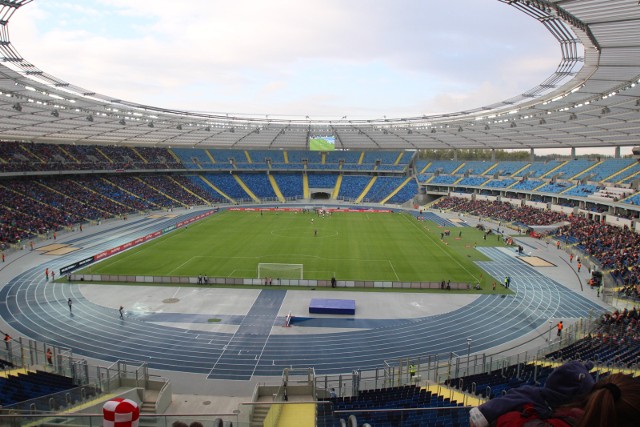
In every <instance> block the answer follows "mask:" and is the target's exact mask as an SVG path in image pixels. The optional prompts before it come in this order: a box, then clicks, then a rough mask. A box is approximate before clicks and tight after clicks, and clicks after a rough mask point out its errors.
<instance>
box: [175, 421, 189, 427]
mask: <svg viewBox="0 0 640 427" xmlns="http://www.w3.org/2000/svg"><path fill="white" fill-rule="evenodd" d="M171 427H189V425H188V424H187V423H183V422H182V421H174V422H173V424H171Z"/></svg>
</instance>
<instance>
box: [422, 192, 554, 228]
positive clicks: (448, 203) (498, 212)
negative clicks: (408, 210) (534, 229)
mask: <svg viewBox="0 0 640 427" xmlns="http://www.w3.org/2000/svg"><path fill="white" fill-rule="evenodd" d="M434 208H436V209H442V210H453V211H454V212H464V213H467V214H471V215H475V216H479V217H487V218H493V219H496V220H499V221H505V222H514V223H521V224H525V225H528V226H534V225H552V224H558V223H561V222H563V221H567V215H565V214H564V213H562V212H555V211H549V210H543V209H538V208H534V207H531V206H514V205H512V204H511V203H508V202H499V201H490V200H471V199H465V198H461V197H443V198H442V199H440V200H438V202H437V203H436V204H435V205H434Z"/></svg>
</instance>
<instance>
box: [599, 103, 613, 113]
mask: <svg viewBox="0 0 640 427" xmlns="http://www.w3.org/2000/svg"><path fill="white" fill-rule="evenodd" d="M600 112H601V113H602V114H607V113H610V112H611V110H610V109H609V107H607V106H606V105H605V106H604V108H603V109H602V110H600Z"/></svg>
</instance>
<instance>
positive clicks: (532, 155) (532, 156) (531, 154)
mask: <svg viewBox="0 0 640 427" xmlns="http://www.w3.org/2000/svg"><path fill="white" fill-rule="evenodd" d="M535 158H536V155H535V152H534V151H533V148H530V149H529V161H530V162H533V161H534V160H535Z"/></svg>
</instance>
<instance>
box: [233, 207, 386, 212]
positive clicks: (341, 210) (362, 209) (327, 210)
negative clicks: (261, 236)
mask: <svg viewBox="0 0 640 427" xmlns="http://www.w3.org/2000/svg"><path fill="white" fill-rule="evenodd" d="M227 210H229V211H241V212H254V211H266V212H271V211H278V212H300V211H302V208H262V209H259V208H229V209H227ZM313 210H321V211H324V212H360V213H362V212H365V213H391V212H392V211H391V209H367V208H360V209H357V208H326V209H325V208H318V207H315V208H313Z"/></svg>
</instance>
